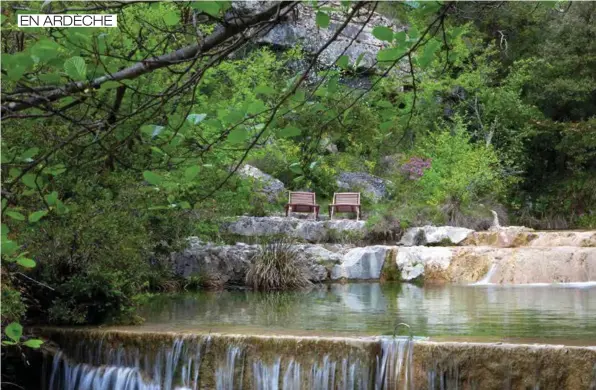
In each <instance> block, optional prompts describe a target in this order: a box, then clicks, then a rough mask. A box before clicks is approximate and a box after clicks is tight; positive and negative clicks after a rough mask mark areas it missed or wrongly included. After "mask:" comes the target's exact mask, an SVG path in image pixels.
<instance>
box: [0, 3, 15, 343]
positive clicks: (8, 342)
mask: <svg viewBox="0 0 596 390" xmlns="http://www.w3.org/2000/svg"><path fill="white" fill-rule="evenodd" d="M0 15H1V14H0ZM2 345H17V343H15V342H14V341H6V340H4V341H3V342H2Z"/></svg>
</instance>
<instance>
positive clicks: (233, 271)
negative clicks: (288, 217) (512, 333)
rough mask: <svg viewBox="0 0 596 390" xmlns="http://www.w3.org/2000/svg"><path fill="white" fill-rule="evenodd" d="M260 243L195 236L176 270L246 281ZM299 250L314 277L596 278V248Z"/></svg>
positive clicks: (219, 281) (176, 257)
mask: <svg viewBox="0 0 596 390" xmlns="http://www.w3.org/2000/svg"><path fill="white" fill-rule="evenodd" d="M257 248H258V246H257V245H247V244H242V243H238V244H236V245H223V246H214V245H210V244H202V243H200V242H198V241H196V240H190V245H189V248H188V249H186V250H185V251H183V252H181V253H177V254H173V255H172V267H173V270H174V272H175V273H176V274H178V275H180V276H182V277H185V278H190V277H192V276H198V277H201V278H203V279H204V281H205V282H206V283H207V284H208V285H213V286H223V285H240V284H244V279H245V276H246V272H247V271H248V267H249V265H250V261H251V259H252V258H253V256H254V255H255V253H256V251H257ZM297 249H298V250H299V252H300V253H301V260H302V261H304V262H306V263H307V265H308V269H309V275H308V278H309V279H310V280H311V281H313V282H323V281H327V280H331V281H333V280H378V279H383V277H384V276H387V275H384V273H385V272H389V271H388V270H389V269H390V268H391V267H393V268H395V270H396V272H397V277H395V278H393V279H397V280H401V281H405V282H411V281H417V280H421V281H422V280H423V281H424V282H425V283H463V284H470V283H479V282H481V283H483V284H533V283H586V282H595V283H596V248H588V247H585V248H582V247H551V248H547V247H544V248H526V247H523V248H491V247H474V246H469V247H426V246H412V247H398V246H386V245H375V246H368V247H361V248H350V247H349V246H345V245H329V246H327V247H323V246H321V245H313V244H300V245H297Z"/></svg>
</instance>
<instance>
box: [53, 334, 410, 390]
mask: <svg viewBox="0 0 596 390" xmlns="http://www.w3.org/2000/svg"><path fill="white" fill-rule="evenodd" d="M212 341H213V340H212V339H211V337H210V336H196V337H194V336H185V337H176V338H173V339H170V340H169V341H168V340H162V339H157V340H153V339H152V338H151V337H148V338H147V340H146V342H143V340H142V339H141V338H138V339H132V340H130V341H128V342H127V344H126V345H124V344H123V343H122V341H119V342H114V340H108V339H104V338H100V339H99V340H89V339H87V338H85V339H83V340H81V341H79V342H78V343H76V344H75V345H74V346H73V345H70V349H67V350H65V351H64V352H58V353H56V354H55V356H54V360H53V364H52V370H51V377H50V378H49V381H47V382H46V383H48V384H49V387H48V389H49V390H198V389H201V388H214V389H217V390H231V389H234V390H235V389H242V386H243V385H246V386H247V387H248V388H251V389H254V390H301V389H304V388H305V384H306V388H309V389H313V390H363V389H370V388H371V386H372V385H373V384H372V383H371V382H370V376H369V371H370V368H371V366H370V364H369V363H370V362H368V358H367V357H365V356H366V355H362V356H356V355H353V354H352V353H351V352H350V349H349V348H348V349H347V350H346V349H345V350H344V352H342V354H341V355H339V356H338V355H336V354H331V353H325V354H318V353H317V351H316V350H310V349H307V350H306V353H298V354H297V355H294V354H291V355H288V353H283V352H282V351H280V352H275V351H273V354H269V355H266V356H260V355H259V354H258V353H255V350H254V345H252V344H247V343H245V342H244V341H243V340H242V338H240V339H238V340H234V339H226V338H218V339H217V343H216V345H215V344H213V342H212ZM282 345H283V344H282ZM340 347H342V346H341V345H340ZM318 348H320V349H321V350H326V349H328V348H331V349H333V348H334V344H326V343H325V342H322V343H321V344H320V345H318ZM344 348H345V347H344ZM273 349H275V348H273ZM355 351H359V349H358V348H356V349H355ZM357 355H358V354H357ZM391 358H392V357H389V356H384V357H383V358H382V361H383V362H384V364H386V365H387V367H393V366H394V364H393V363H391V362H390V361H389V359H391ZM399 365H400V366H401V363H399ZM246 375H248V377H247V379H248V382H245V380H244V376H246ZM373 380H374V378H373ZM248 383H250V385H248ZM382 388H384V389H387V390H389V388H387V387H382Z"/></svg>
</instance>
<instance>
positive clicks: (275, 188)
mask: <svg viewBox="0 0 596 390" xmlns="http://www.w3.org/2000/svg"><path fill="white" fill-rule="evenodd" d="M238 174H239V175H240V176H242V177H244V178H252V179H253V180H254V181H255V182H256V183H257V184H258V185H259V187H260V188H259V189H260V191H261V192H262V193H263V194H265V196H266V197H267V200H269V201H270V202H275V201H277V200H279V198H280V197H282V196H284V195H285V194H286V187H285V186H284V183H282V182H281V181H279V180H277V179H276V178H274V177H273V176H271V175H268V174H266V173H265V172H263V171H261V170H260V169H258V168H255V167H253V166H252V165H248V164H246V165H244V166H243V167H242V168H240V169H239V170H238Z"/></svg>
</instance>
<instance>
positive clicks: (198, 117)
mask: <svg viewBox="0 0 596 390" xmlns="http://www.w3.org/2000/svg"><path fill="white" fill-rule="evenodd" d="M205 118H207V114H189V115H188V116H187V117H186V120H187V121H188V122H190V123H192V124H193V125H198V124H199V123H201V122H202V121H203V119H205Z"/></svg>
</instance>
